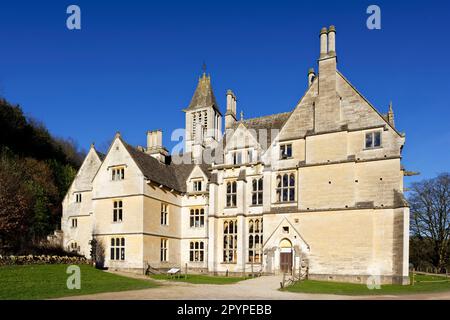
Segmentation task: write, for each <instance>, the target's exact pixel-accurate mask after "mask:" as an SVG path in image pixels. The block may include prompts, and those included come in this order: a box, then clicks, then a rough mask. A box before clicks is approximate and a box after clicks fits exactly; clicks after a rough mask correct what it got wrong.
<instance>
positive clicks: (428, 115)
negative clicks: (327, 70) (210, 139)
mask: <svg viewBox="0 0 450 320" xmlns="http://www.w3.org/2000/svg"><path fill="white" fill-rule="evenodd" d="M447 2H448V1H376V2H375V1H374V2H368V1H325V0H321V1H298V0H297V1H282V0H278V1H253V2H251V1H245V2H244V1H211V0H210V1H158V2H157V1H154V2H153V1H145V2H144V1H132V0H128V1H92V0H89V1H85V0H73V1H71V2H69V1H61V0H55V1H48V0H47V1H45V0H40V1H21V0H16V1H2V2H1V3H0V41H1V42H0V43H1V50H0V95H2V96H4V97H5V98H7V99H8V100H9V101H11V102H13V103H18V104H20V105H21V106H22V107H23V109H24V111H25V112H26V113H27V114H29V115H31V116H33V117H35V118H37V119H39V120H41V121H43V122H44V123H45V124H46V125H47V127H48V128H49V130H50V131H51V132H52V133H53V134H55V135H57V136H62V137H72V138H74V139H75V140H76V141H77V142H78V143H79V145H80V147H82V148H84V149H87V148H88V147H89V145H90V143H91V142H93V141H95V142H96V144H97V145H98V146H99V147H100V148H105V146H106V143H107V142H108V141H110V140H111V139H112V137H113V136H114V133H115V132H116V131H120V132H121V133H122V135H123V136H124V138H125V139H126V140H127V141H128V142H129V143H131V144H135V145H137V144H140V145H144V144H145V134H146V131H147V130H150V129H156V128H162V129H164V132H165V135H164V143H165V144H166V146H167V147H169V149H170V147H171V146H172V145H173V142H171V141H170V136H169V134H170V133H171V132H172V130H173V129H175V128H182V127H184V113H182V111H181V110H182V109H183V108H184V107H186V106H187V105H188V103H189V101H190V99H191V97H192V94H193V91H194V89H195V86H196V84H197V79H198V76H199V75H200V73H201V66H202V63H203V61H206V64H207V66H208V72H209V73H210V74H211V76H212V81H213V87H214V89H215V93H216V97H217V99H218V101H219V105H220V107H221V109H222V110H224V108H225V92H226V89H229V88H231V89H233V90H234V91H235V93H236V95H237V97H238V112H240V110H243V111H244V114H245V117H246V118H249V117H255V116H260V115H266V114H272V113H278V112H284V111H290V110H292V109H293V108H294V106H295V104H296V102H297V101H298V100H299V98H300V97H301V96H302V95H303V93H304V91H305V90H306V86H307V76H306V73H307V70H308V68H309V67H316V60H317V58H318V54H319V36H318V35H319V31H320V28H321V27H323V26H329V25H331V24H334V25H336V28H337V53H338V58H339V63H338V68H339V69H340V71H341V72H343V73H344V75H346V77H347V78H348V79H349V80H350V81H351V82H352V83H353V84H354V85H356V87H357V88H358V89H359V90H360V91H361V92H362V93H363V94H364V95H365V96H366V97H367V98H368V99H369V101H371V102H372V103H373V104H374V105H375V106H376V107H377V109H378V110H380V111H381V112H386V111H387V107H388V104H389V101H390V100H392V101H393V104H394V110H395V113H396V125H397V127H398V128H399V130H400V131H404V132H406V137H407V140H406V146H405V149H404V153H403V155H404V164H405V166H406V168H407V169H409V170H415V171H420V172H422V175H421V176H419V177H414V178H407V180H406V183H408V182H410V181H414V180H417V179H421V178H428V177H432V176H434V175H435V174H437V173H439V172H442V171H448V170H449V169H450V129H449V128H450V123H449V120H450V80H449V75H450V59H449V58H448V55H449V54H450V42H449V40H450V38H449V37H448V34H449V23H450V22H449V21H450V6H449V4H448V3H447ZM70 4H77V5H79V6H80V7H81V10H82V30H81V31H69V30H68V29H67V28H66V17H67V14H66V8H67V6H68V5H70ZM370 4H377V5H379V6H380V7H381V13H382V29H381V30H372V31H371V30H368V29H367V28H366V19H367V17H368V15H367V14H366V8H367V7H368V5H370Z"/></svg>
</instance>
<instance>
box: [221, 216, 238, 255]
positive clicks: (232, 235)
mask: <svg viewBox="0 0 450 320" xmlns="http://www.w3.org/2000/svg"><path fill="white" fill-rule="evenodd" d="M236 251H237V220H226V221H224V223H223V262H229V263H235V262H236V260H237V255H236Z"/></svg>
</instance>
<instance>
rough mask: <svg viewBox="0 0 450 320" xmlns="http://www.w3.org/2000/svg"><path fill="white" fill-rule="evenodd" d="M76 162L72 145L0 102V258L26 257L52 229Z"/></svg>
mask: <svg viewBox="0 0 450 320" xmlns="http://www.w3.org/2000/svg"><path fill="white" fill-rule="evenodd" d="M82 159H83V154H82V153H81V152H80V151H78V149H77V146H76V144H75V143H74V141H73V140H70V139H62V138H57V137H53V136H52V135H51V134H50V133H49V131H48V130H47V128H46V127H45V125H44V124H42V123H40V122H38V121H36V120H34V119H32V118H30V117H27V116H25V114H24V112H23V110H22V109H21V107H20V106H15V105H11V104H10V103H8V102H7V101H6V100H4V99H1V98H0V254H2V253H3V254H4V253H8V254H9V253H16V254H17V253H28V252H30V250H32V248H33V246H34V245H35V244H36V243H38V242H39V241H40V240H42V239H45V238H46V237H47V236H48V235H49V234H52V233H53V231H54V230H55V229H58V227H59V224H60V217H61V211H62V207H61V202H62V200H63V198H64V196H65V194H66V192H67V190H68V188H69V186H70V184H71V182H72V180H73V178H74V177H75V175H76V172H77V170H78V168H79V166H80V165H81V161H82Z"/></svg>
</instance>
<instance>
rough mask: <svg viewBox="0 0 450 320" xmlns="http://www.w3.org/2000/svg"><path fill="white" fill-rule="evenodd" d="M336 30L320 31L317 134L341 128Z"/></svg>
mask: <svg viewBox="0 0 450 320" xmlns="http://www.w3.org/2000/svg"><path fill="white" fill-rule="evenodd" d="M335 34H336V28H335V27H334V26H330V28H329V29H327V28H322V30H321V31H320V59H319V72H318V81H319V82H318V85H319V95H318V98H317V100H316V108H315V113H314V130H315V132H325V131H333V130H337V129H339V128H340V125H341V124H340V121H341V119H340V118H341V110H340V103H339V98H338V94H337V68H336V67H337V57H336V43H335V41H336V38H335Z"/></svg>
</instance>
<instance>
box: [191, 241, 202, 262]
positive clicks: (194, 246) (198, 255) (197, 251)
mask: <svg viewBox="0 0 450 320" xmlns="http://www.w3.org/2000/svg"><path fill="white" fill-rule="evenodd" d="M189 261H191V262H203V261H205V244H204V242H203V241H192V242H191V243H190V244H189Z"/></svg>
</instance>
